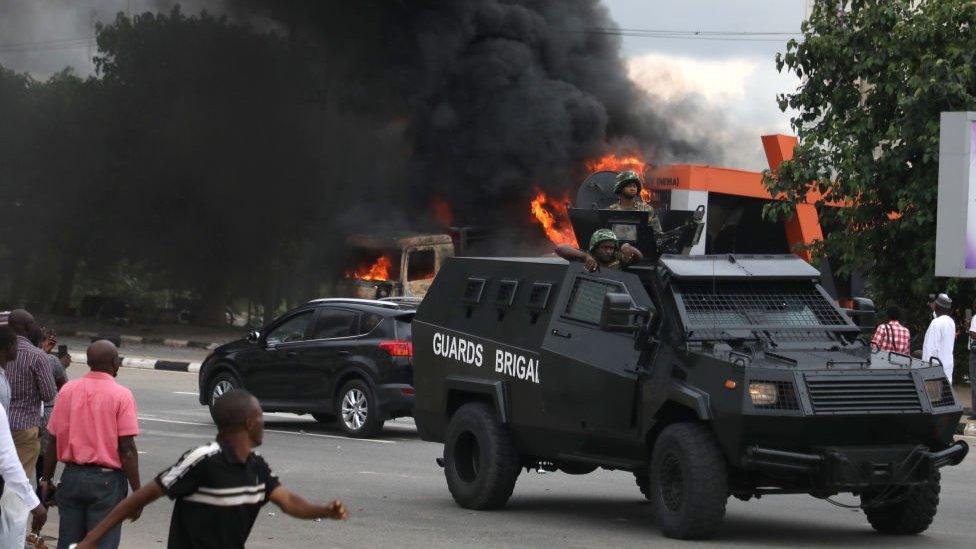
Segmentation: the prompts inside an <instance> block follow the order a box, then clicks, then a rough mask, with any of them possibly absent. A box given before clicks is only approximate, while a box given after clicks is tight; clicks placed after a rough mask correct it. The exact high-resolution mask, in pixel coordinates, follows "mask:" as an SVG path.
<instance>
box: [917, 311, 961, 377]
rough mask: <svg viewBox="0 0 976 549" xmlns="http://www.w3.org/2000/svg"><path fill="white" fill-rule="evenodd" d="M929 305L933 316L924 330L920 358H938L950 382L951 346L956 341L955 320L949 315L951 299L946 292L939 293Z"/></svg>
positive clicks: (951, 368) (951, 367)
mask: <svg viewBox="0 0 976 549" xmlns="http://www.w3.org/2000/svg"><path fill="white" fill-rule="evenodd" d="M931 305H932V311H933V312H934V313H935V318H933V319H932V322H930V323H929V329H928V330H926V331H925V342H924V343H923V344H922V360H932V358H937V359H939V362H941V363H942V369H943V370H945V375H946V378H948V379H949V383H952V370H953V362H952V347H953V345H954V344H955V342H956V322H955V321H954V320H952V317H951V316H949V312H950V311H951V310H952V300H951V299H949V296H947V295H946V294H939V295H937V296H936V297H935V301H933V302H932V303H931Z"/></svg>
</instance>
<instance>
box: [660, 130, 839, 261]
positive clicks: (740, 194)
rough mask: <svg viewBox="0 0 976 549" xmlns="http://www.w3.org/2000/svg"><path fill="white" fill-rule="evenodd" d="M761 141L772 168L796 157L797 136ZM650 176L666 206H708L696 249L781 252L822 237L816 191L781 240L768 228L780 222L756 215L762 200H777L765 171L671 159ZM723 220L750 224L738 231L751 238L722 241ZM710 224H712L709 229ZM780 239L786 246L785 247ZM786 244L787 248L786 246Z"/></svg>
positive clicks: (767, 137)
mask: <svg viewBox="0 0 976 549" xmlns="http://www.w3.org/2000/svg"><path fill="white" fill-rule="evenodd" d="M762 144H763V149H764V150H765V152H766V159H767V161H768V162H769V167H770V169H771V170H773V171H775V170H776V169H777V168H779V165H780V163H782V162H783V161H784V160H789V159H791V158H793V150H794V148H795V147H796V144H797V138H796V137H793V136H789V135H779V134H777V135H764V136H762ZM647 176H648V177H647V179H648V183H649V187H650V189H651V191H652V192H653V193H654V194H655V195H656V197H657V199H658V201H659V202H661V203H662V205H663V206H664V207H665V208H667V209H671V210H686V211H690V210H694V209H695V208H697V207H698V206H702V205H703V206H705V213H706V215H705V222H706V226H705V234H706V237H705V238H702V240H701V242H699V244H698V246H696V249H693V250H692V253H693V254H703V253H726V252H740V253H761V252H778V253H783V252H786V251H788V250H795V249H797V246H798V245H809V244H812V243H813V242H816V241H818V240H822V239H823V229H822V228H821V226H820V220H819V218H818V215H817V209H816V206H814V202H815V201H816V199H817V198H818V197H815V196H808V197H807V202H806V203H804V204H797V207H796V215H795V216H793V218H791V219H789V220H787V221H786V222H785V223H784V224H783V225H782V229H779V230H781V231H784V232H783V233H782V240H780V238H778V237H777V235H773V234H769V232H770V231H775V230H777V229H776V226H775V225H773V224H771V223H768V222H765V221H763V220H762V219H761V215H758V218H757V212H758V211H759V209H761V206H762V204H763V203H764V202H766V201H770V200H774V199H775V197H773V196H772V195H770V193H769V191H767V190H766V187H765V186H764V185H763V183H762V173H761V172H751V171H746V170H737V169H733V168H722V167H717V166H707V165H702V164H668V165H664V166H658V167H655V168H653V169H651V170H649V173H648V174H647ZM744 209H747V210H749V211H747V212H746V211H744ZM716 210H719V211H716ZM722 223H726V224H730V225H734V226H735V227H736V228H738V227H745V226H749V227H751V229H747V230H744V231H739V233H740V234H739V237H740V238H744V239H745V240H747V241H744V242H737V241H736V240H735V236H733V237H732V242H731V243H729V242H726V243H725V244H722V240H723V239H722V237H721V233H722V232H723V230H724V228H723V227H715V226H714V225H715V224H722ZM709 224H712V225H713V226H712V227H711V228H710V227H709ZM758 233H764V234H758ZM770 237H772V238H770ZM724 240H729V239H728V238H726V239H724ZM780 242H783V243H784V244H785V246H781V245H780V244H779V243H780ZM783 247H785V248H786V249H782V248H783ZM777 248H779V249H777ZM797 253H798V255H799V256H800V257H802V258H803V259H805V260H807V261H810V260H811V258H810V254H809V252H807V251H805V250H803V251H798V252H797Z"/></svg>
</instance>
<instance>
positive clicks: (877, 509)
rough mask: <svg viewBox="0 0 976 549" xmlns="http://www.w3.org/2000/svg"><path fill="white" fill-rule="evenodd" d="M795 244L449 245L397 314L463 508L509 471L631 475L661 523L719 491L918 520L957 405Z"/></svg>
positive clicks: (907, 528) (953, 456)
mask: <svg viewBox="0 0 976 549" xmlns="http://www.w3.org/2000/svg"><path fill="white" fill-rule="evenodd" d="M818 277H819V274H818V273H817V271H816V270H815V269H813V268H812V267H810V266H809V265H808V264H806V263H804V262H803V261H802V260H800V259H798V258H796V257H795V256H762V257H756V256H723V257H708V256H699V257H693V258H692V257H680V256H663V257H662V258H661V259H660V261H658V262H655V263H654V264H648V265H639V266H636V267H633V268H631V269H629V270H628V271H626V272H622V271H615V270H601V271H598V272H595V273H588V272H586V271H584V270H583V266H582V265H581V264H575V263H572V264H571V263H567V262H566V261H563V260H561V259H550V258H540V259H523V258H511V259H506V258H491V259H485V258H452V259H450V260H448V261H447V262H446V263H445V265H444V266H443V268H442V269H441V271H440V273H439V274H438V276H437V277H436V279H435V280H434V283H433V285H432V286H431V288H430V290H429V292H428V293H427V296H426V298H425V299H424V301H423V302H422V304H421V305H420V307H419V308H418V312H417V316H416V318H415V319H414V322H413V345H414V368H415V375H414V384H415V387H416V401H415V409H414V416H415V418H416V422H417V427H418V430H419V432H420V435H421V437H422V438H423V439H424V440H429V441H436V442H443V443H444V444H445V449H444V458H443V459H442V460H439V461H440V462H441V464H442V465H443V466H444V468H445V475H446V477H447V481H448V486H449V488H450V490H451V493H452V495H453V496H454V498H455V500H456V501H457V502H458V503H459V504H461V505H462V506H465V507H469V508H475V509H482V508H492V507H499V506H501V505H504V503H505V501H506V500H507V499H508V497H509V496H510V495H511V493H512V490H513V488H514V485H515V481H516V479H517V477H518V474H519V471H520V470H521V469H523V468H536V469H549V470H556V469H560V470H562V471H564V472H567V473H573V474H579V473H587V472H590V471H592V470H594V469H595V468H597V467H602V468H605V469H619V470H624V471H630V472H632V473H633V474H634V475H635V479H636V482H637V485H638V487H640V489H641V491H642V492H643V493H644V495H645V496H646V497H647V498H648V499H650V500H651V501H652V503H653V504H654V508H655V516H656V517H657V519H658V523H659V525H660V527H661V528H662V531H663V532H664V534H665V535H668V536H671V537H678V538H702V537H709V536H711V535H713V534H714V533H715V532H716V531H717V529H718V528H719V526H720V524H721V518H722V516H724V510H725V503H726V500H727V498H728V497H729V496H730V495H732V496H736V497H738V498H742V499H749V498H751V497H759V496H762V495H765V494H771V493H809V494H811V495H814V496H816V497H820V498H826V497H830V496H833V495H835V494H839V493H851V494H854V495H856V496H859V497H860V501H861V507H862V508H863V509H864V510H865V513H866V515H867V516H868V519H869V521H870V522H871V524H872V525H873V526H874V527H875V528H876V529H878V530H880V531H882V532H888V533H917V532H921V531H923V530H924V529H925V528H927V527H928V525H929V523H930V522H931V521H932V518H933V516H934V515H935V511H936V506H937V504H938V482H939V474H938V469H939V468H940V467H942V466H945V465H954V464H956V463H958V462H959V461H961V460H962V459H963V457H964V456H965V455H966V452H967V450H968V447H967V446H966V445H965V444H964V443H961V442H958V443H953V438H952V435H953V428H954V426H955V425H956V423H957V422H958V419H959V417H960V415H961V413H962V410H961V408H960V407H959V406H958V404H957V403H956V402H955V399H954V397H953V395H952V391H951V389H950V387H949V385H948V381H947V380H946V379H945V376H944V375H943V373H942V368H941V367H940V365H938V364H929V363H927V362H922V361H920V360H917V359H913V358H911V357H909V356H906V355H900V354H895V353H887V352H877V351H876V350H872V349H871V348H870V347H869V346H868V345H867V344H866V343H865V342H864V341H863V340H862V339H861V338H860V332H859V330H858V327H857V326H856V325H854V324H853V323H852V322H851V320H850V319H849V318H848V317H847V316H846V315H845V314H844V313H843V312H842V311H841V310H840V309H839V308H838V307H837V306H836V305H835V304H834V303H833V302H832V301H831V300H830V299H829V296H827V294H826V292H824V290H823V289H822V288H821V287H820V286H819V285H818V284H817V280H818Z"/></svg>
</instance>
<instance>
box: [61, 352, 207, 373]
mask: <svg viewBox="0 0 976 549" xmlns="http://www.w3.org/2000/svg"><path fill="white" fill-rule="evenodd" d="M70 354H71V362H72V363H75V364H88V357H87V356H86V355H85V354H83V353H70ZM201 364H202V363H200V362H182V361H178V360H159V359H155V358H142V357H128V356H127V357H122V367H123V368H138V369H140V370H165V371H167V372H186V373H190V374H195V373H197V372H199V371H200V366H201Z"/></svg>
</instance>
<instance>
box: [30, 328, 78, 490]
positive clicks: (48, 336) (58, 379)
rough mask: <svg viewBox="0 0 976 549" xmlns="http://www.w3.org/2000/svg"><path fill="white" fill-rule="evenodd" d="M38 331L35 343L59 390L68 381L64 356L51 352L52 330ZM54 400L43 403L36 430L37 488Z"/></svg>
mask: <svg viewBox="0 0 976 549" xmlns="http://www.w3.org/2000/svg"><path fill="white" fill-rule="evenodd" d="M38 331H39V332H40V343H39V344H37V347H38V348H39V349H40V350H42V351H44V353H45V355H44V356H45V358H47V365H48V367H50V368H51V375H53V376H54V384H55V385H56V386H57V388H58V391H60V390H61V388H62V387H64V384H65V383H67V382H68V372H67V371H66V370H65V366H64V364H65V363H64V358H63V357H58V356H55V355H53V354H51V351H53V350H54V347H55V346H56V345H57V344H58V340H57V336H56V335H55V334H54V332H53V331H52V330H48V329H46V328H40V329H38ZM69 357H70V355H69ZM69 360H70V358H69ZM69 363H70V362H69ZM55 401H57V395H55V397H54V398H53V399H52V400H49V401H46V402H45V403H44V410H43V413H42V414H41V424H40V426H39V431H38V437H39V438H40V441H41V453H40V456H39V457H38V459H37V468H36V469H35V470H34V476H35V478H37V482H38V489H40V481H41V477H43V476H44V454H45V453H47V445H48V443H49V442H50V441H51V434H50V433H48V431H47V422H48V420H49V419H50V418H51V412H52V411H53V410H54V403H55Z"/></svg>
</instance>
